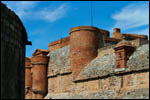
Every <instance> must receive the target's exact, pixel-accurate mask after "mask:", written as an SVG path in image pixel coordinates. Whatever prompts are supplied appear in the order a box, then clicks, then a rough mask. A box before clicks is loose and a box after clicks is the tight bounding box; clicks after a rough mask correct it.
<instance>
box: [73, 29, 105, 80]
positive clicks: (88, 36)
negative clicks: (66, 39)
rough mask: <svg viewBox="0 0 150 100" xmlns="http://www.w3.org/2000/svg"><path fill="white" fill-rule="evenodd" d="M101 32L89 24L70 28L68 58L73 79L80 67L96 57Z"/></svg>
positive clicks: (101, 36) (101, 35)
mask: <svg viewBox="0 0 150 100" xmlns="http://www.w3.org/2000/svg"><path fill="white" fill-rule="evenodd" d="M100 39H103V34H101V33H100V31H99V29H98V28H96V27H91V26H79V27H74V28H72V29H71V30H70V60H71V70H72V73H73V79H75V78H76V77H77V76H78V74H79V73H80V72H81V71H82V69H83V68H84V67H85V66H86V65H87V64H88V63H89V62H91V60H93V59H94V58H95V57H97V54H98V51H97V49H98V47H99V41H100Z"/></svg>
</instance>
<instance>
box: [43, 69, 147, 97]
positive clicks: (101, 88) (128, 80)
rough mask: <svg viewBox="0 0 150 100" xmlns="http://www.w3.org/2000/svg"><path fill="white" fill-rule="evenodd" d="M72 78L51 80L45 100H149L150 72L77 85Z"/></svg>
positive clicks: (63, 76) (83, 82)
mask: <svg viewBox="0 0 150 100" xmlns="http://www.w3.org/2000/svg"><path fill="white" fill-rule="evenodd" d="M71 77H72V75H71V74H69V75H62V76H57V77H53V78H49V80H48V83H49V86H48V90H49V94H48V95H47V96H46V97H45V99H49V98H52V99H67V98H69V99H113V98H114V99H115V98H121V99H124V98H131V99H134V98H140V99H144V98H149V92H148V89H149V72H148V71H145V72H138V73H132V74H131V73H129V74H125V75H124V74H122V75H116V76H113V75H112V76H110V77H102V78H97V79H94V80H88V81H81V82H77V83H74V82H72V80H71ZM133 92H135V93H133ZM138 92H139V93H138ZM140 93H141V94H140Z"/></svg>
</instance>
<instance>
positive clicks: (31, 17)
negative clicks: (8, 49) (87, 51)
mask: <svg viewBox="0 0 150 100" xmlns="http://www.w3.org/2000/svg"><path fill="white" fill-rule="evenodd" d="M2 2H3V3H5V4H7V6H8V7H9V8H10V9H12V10H13V11H14V12H15V13H16V14H17V15H19V17H20V18H21V20H22V22H23V24H24V26H25V28H26V31H27V33H28V40H29V41H32V46H26V56H29V57H31V56H32V53H33V52H34V51H35V50H36V49H38V48H39V49H48V43H50V42H53V41H55V40H58V39H60V38H64V37H67V36H69V30H70V29H71V28H72V27H76V26H82V25H86V26H88V25H89V26H90V25H91V16H90V15H91V13H90V12H91V11H90V9H91V8H90V3H91V1H2ZM93 26H95V27H98V28H100V29H105V30H108V31H110V33H111V36H112V32H113V28H115V27H117V28H121V32H122V33H136V34H144V35H148V36H149V2H148V1H93Z"/></svg>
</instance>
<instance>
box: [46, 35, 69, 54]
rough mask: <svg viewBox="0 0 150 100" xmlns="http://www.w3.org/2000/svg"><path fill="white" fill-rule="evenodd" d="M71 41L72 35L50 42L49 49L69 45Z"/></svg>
mask: <svg viewBox="0 0 150 100" xmlns="http://www.w3.org/2000/svg"><path fill="white" fill-rule="evenodd" d="M69 42H70V37H66V38H63V39H60V40H56V41H54V42H51V43H49V44H48V47H49V51H50V52H52V51H53V50H56V49H59V48H62V47H64V46H66V45H69Z"/></svg>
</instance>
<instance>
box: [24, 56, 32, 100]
mask: <svg viewBox="0 0 150 100" xmlns="http://www.w3.org/2000/svg"><path fill="white" fill-rule="evenodd" d="M31 68H32V65H31V60H30V58H28V57H26V59H25V99H31V98H32V76H31Z"/></svg>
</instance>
